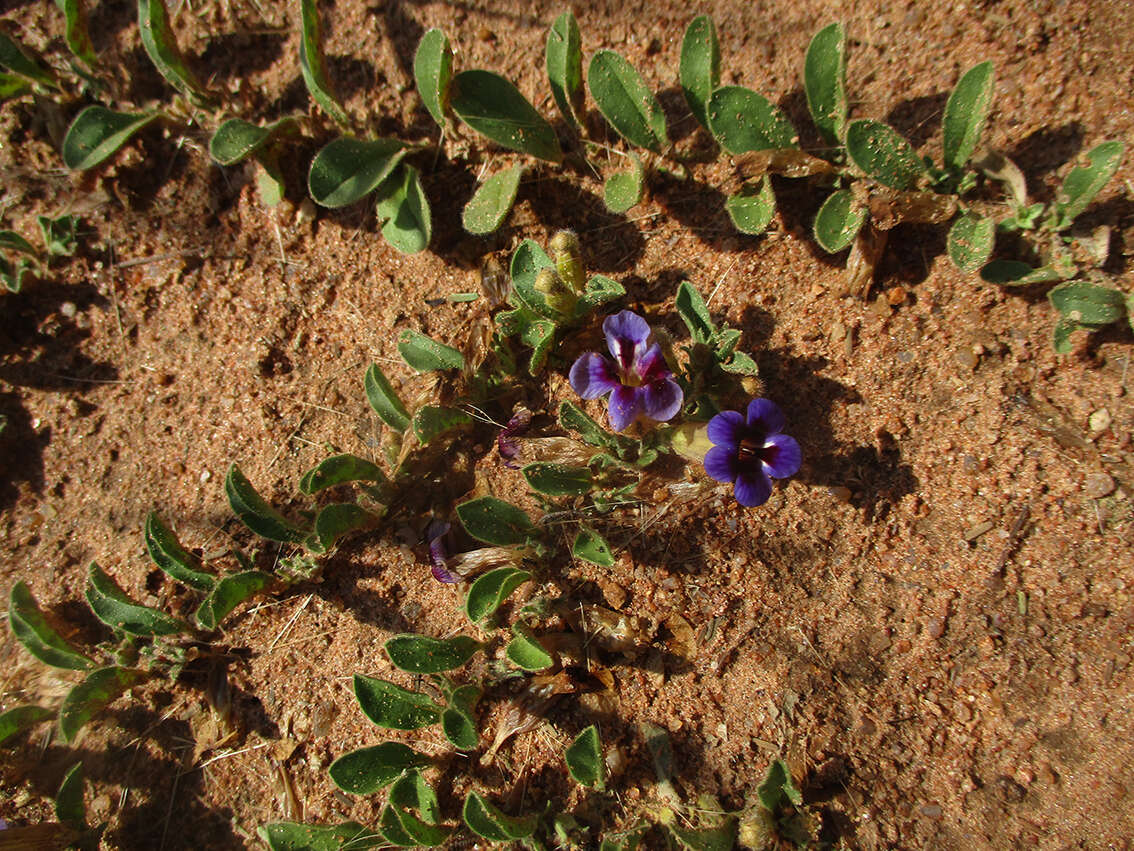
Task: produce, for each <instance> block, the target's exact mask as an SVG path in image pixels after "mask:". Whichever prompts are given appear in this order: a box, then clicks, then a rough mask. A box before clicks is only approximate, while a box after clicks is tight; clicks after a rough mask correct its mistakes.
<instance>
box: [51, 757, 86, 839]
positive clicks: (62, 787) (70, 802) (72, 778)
mask: <svg viewBox="0 0 1134 851" xmlns="http://www.w3.org/2000/svg"><path fill="white" fill-rule="evenodd" d="M55 817H56V818H57V819H59V821H61V822H62V823H63V824H65V825H67V826H68V827H69V828H71V829H73V830H78V831H84V830H86V829H87V805H86V804H85V803H84V802H83V764H82V763H81V762H77V763H75V764H74V765H73V766H71V769H70V770H69V771H68V772H67V773H66V774H65V775H64V777H63V782H62V783H60V784H59V791H58V792H56V793H55Z"/></svg>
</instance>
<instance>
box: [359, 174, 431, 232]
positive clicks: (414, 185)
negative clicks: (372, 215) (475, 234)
mask: <svg viewBox="0 0 1134 851" xmlns="http://www.w3.org/2000/svg"><path fill="white" fill-rule="evenodd" d="M374 209H375V212H376V213H377V216H378V221H379V222H381V223H382V236H383V237H385V239H386V242H388V243H390V245H392V246H394V248H396V249H398V251H400V252H402V254H416V253H417V252H419V251H424V250H425V249H426V248H427V247H428V246H429V240H430V238H431V237H432V235H433V215H432V213H431V212H430V209H429V199H428V198H426V197H425V190H424V189H422V187H421V175H420V174H419V173H418V170H417V169H416V168H414V167H413V166H412V165H407V164H406V163H402V164H401V165H399V166H398V170H397V171H395V172H394V173H393V174H392V175H391V176H390V179H389V180H387V181H386V182H385V183H383V184H382V185H381V186H379V187H378V201H377V204H376V205H375V208H374Z"/></svg>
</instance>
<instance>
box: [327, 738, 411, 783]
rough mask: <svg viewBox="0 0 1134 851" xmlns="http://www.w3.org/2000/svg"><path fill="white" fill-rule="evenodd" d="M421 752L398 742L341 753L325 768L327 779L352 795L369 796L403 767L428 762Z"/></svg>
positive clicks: (397, 775)
mask: <svg viewBox="0 0 1134 851" xmlns="http://www.w3.org/2000/svg"><path fill="white" fill-rule="evenodd" d="M429 763H430V759H429V757H427V756H425V754H420V753H417V752H416V751H414V750H412V749H411V748H408V747H406V746H405V745H403V744H401V743H400V742H383V743H382V744H380V745H374V746H373V747H369V748H361V749H359V750H356V751H351V752H350V753H348V754H343V755H342V756H340V757H339V758H338V759H336V760H335V761H334V762H333V763H331V767H330V768H329V769H328V770H327V773H328V774H329V775H330V777H331V781H332V782H333V783H334V784H335V785H336V786H338V787H339V788H340V789H342V790H343V791H344V792H350V793H351V794H352V795H373V794H374V793H375V792H377V791H378V790H379V789H384V788H385V787H386V786H389V785H390V784H391V783H393V782H394V781H395V780H397V779H398V777H399V775H401V773H402V772H403V771H405V770H407V769H411V768H418V767H420V766H425V765H429Z"/></svg>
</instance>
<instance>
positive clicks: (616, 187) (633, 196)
mask: <svg viewBox="0 0 1134 851" xmlns="http://www.w3.org/2000/svg"><path fill="white" fill-rule="evenodd" d="M645 191H646V171H645V169H644V168H642V161H641V160H640V159H639V158H638V157H637V156H636V155H634V154H631V155H630V170H629V171H618V172H615V173H614V174H612V175H611V176H610V177H608V178H607V179H606V182H604V183H603V185H602V202H603V203H604V204H605V205H606V208H607V209H608V210H610V212H612V213H625V212H626V211H627V210H629V209H630V208H631V207H633V206H634V205H635V204H637V203H639V202H640V201H641V200H642V195H643V194H644V193H645Z"/></svg>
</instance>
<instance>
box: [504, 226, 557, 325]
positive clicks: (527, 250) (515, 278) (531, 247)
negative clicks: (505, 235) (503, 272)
mask: <svg viewBox="0 0 1134 851" xmlns="http://www.w3.org/2000/svg"><path fill="white" fill-rule="evenodd" d="M547 268H552V269H553V268H555V263H553V262H552V260H551V258H550V257H548V256H547V253H546V252H545V251H544V250H543V249H542V248H540V247H539V245H538V244H537V243H536V242H534V241H533V240H530V239H525V240H524V241H523V242H521V243H520V244H519V245H518V246H516V250H515V251H514V252H512V262H511V264H510V266H509V273H510V274H511V277H512V294H511V296H510V297H509V302H510V303H512V304H515V302H516V300H518V301H519V302H520V304H521V305H523V306H524V307H526V308H528V310H530V311H532V312H533V313H535V314H537V315H539V316H541V317H543V318H544V319H550V320H552V321H562V319H563V317H562V316H561V315H560V314H559V313H558V312H557V311H556V310H554V309H552V307H551V306H550V305H549V304H548V303H547V299H546V298H545V297H544V295H543V293H541V292H540V291H539V290H537V289H536V288H535V282H536V277H537V276H538V275H539V273H540V270H541V269H547Z"/></svg>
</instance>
